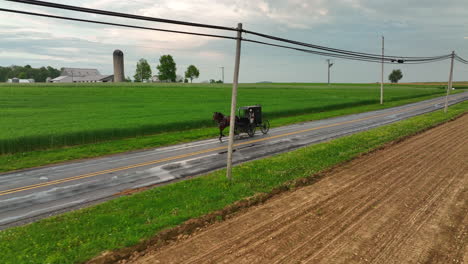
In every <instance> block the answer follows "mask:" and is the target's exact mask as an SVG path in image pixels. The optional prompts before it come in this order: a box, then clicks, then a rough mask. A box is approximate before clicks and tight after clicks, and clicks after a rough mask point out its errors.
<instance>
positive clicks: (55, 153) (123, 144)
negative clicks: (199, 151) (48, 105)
mask: <svg viewBox="0 0 468 264" xmlns="http://www.w3.org/2000/svg"><path fill="white" fill-rule="evenodd" d="M456 92H457V93H458V92H461V91H456ZM439 96H440V95H429V96H424V97H418V98H411V99H404V100H396V101H390V102H386V103H385V104H384V105H380V104H378V103H375V104H369V105H361V106H353V107H348V108H342V109H336V110H330V111H325V112H317V113H311V114H302V115H294V116H288V117H282V118H276V119H273V120H270V123H271V126H272V127H279V126H284V125H289V124H294V123H298V122H305V121H311V120H319V119H325V118H331V117H337V116H343V115H349V114H357V113H362V112H368V111H373V110H379V109H384V108H390V107H395V106H400V105H405V104H409V103H414V102H418V101H423V100H428V99H431V98H435V97H439ZM225 133H227V130H226V131H225ZM217 135H218V130H217V128H214V127H211V128H199V129H192V130H185V131H178V132H167V133H160V134H155V135H150V136H141V137H136V138H127V139H117V140H111V141H107V142H100V143H94V144H84V145H79V146H71V147H65V148H59V149H49V150H37V151H30V152H22V153H14V154H6V155H0V172H7V171H13V170H19V169H26V168H32V167H37V166H43V165H48V164H54V163H60V162H65V161H70V160H76V159H85V158H94V157H99V156H104V155H109V154H117V153H123V152H126V151H132V150H141V149H149V148H156V147H163V146H168V145H174V144H178V143H185V142H191V141H194V140H201V139H207V138H213V137H216V136H217Z"/></svg>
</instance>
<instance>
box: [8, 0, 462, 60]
mask: <svg viewBox="0 0 468 264" xmlns="http://www.w3.org/2000/svg"><path fill="white" fill-rule="evenodd" d="M6 1H10V2H16V3H24V4H30V5H35V6H42V7H51V8H57V9H65V10H71V11H77V12H86V13H91V14H98V15H107V16H114V17H121V18H129V19H136V20H145V21H152V22H160V23H170V24H176V25H184V26H193V27H202V28H210V29H219V30H229V31H238V29H237V28H229V27H223V26H217V25H209V24H200V23H193V22H186V21H178V20H170V19H162V18H154V17H146V16H140V15H132V14H125V13H119V12H112V11H106V10H100V9H91V8H84V7H77V6H71V5H63V4H58V3H51V2H45V1H38V0H6ZM0 11H3V12H11V13H19V14H25V15H33V16H41V17H48V18H55V19H63V20H71V21H79V22H87V23H94V24H101V25H111V26H119V27H127V28H135V29H145V30H153V31H162V32H170V33H179V34H187V35H196V36H204V37H215V38H224V39H237V38H235V37H230V36H222V35H215V34H204V33H195V32H188V31H179V30H168V29H160V28H150V27H143V26H134V25H128V24H120V23H111V22H102V21H96V20H88V19H78V18H70V17H63V16H55V15H48V14H41V13H34V12H26V11H18V10H11V9H3V8H0ZM242 32H243V33H247V34H252V35H255V36H258V37H263V38H268V39H271V40H274V41H279V42H286V43H289V44H293V45H298V46H303V47H308V48H312V49H315V50H311V49H302V48H296V47H291V46H285V45H280V44H272V43H267V42H262V41H257V40H251V39H245V38H244V39H242V40H244V41H248V42H252V43H257V44H262V45H268V46H274V47H279V48H286V49H293V50H297V51H302V52H306V53H310V54H316V55H321V56H330V57H334V58H342V59H349V60H358V61H367V62H379V63H395V62H397V63H405V64H419V63H430V62H436V61H441V60H446V59H449V58H451V57H452V55H451V54H448V55H441V56H432V57H405V56H390V55H384V56H382V55H379V54H372V53H364V52H355V51H349V50H343V49H336V48H330V47H324V46H319V45H315V44H310V43H305V42H300V41H295V40H290V39H285V38H280V37H276V36H272V35H267V34H263V33H259V32H254V31H249V30H242ZM317 50H319V51H317ZM320 50H321V51H320ZM455 59H457V61H459V62H462V63H466V64H468V61H467V60H465V59H463V58H461V57H459V56H458V55H457V56H456V57H455Z"/></svg>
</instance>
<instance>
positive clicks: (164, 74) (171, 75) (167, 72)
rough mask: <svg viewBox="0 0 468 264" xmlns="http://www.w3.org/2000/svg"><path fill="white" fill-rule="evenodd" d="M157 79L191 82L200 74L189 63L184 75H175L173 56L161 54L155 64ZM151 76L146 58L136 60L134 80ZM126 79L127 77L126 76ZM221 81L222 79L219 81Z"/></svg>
mask: <svg viewBox="0 0 468 264" xmlns="http://www.w3.org/2000/svg"><path fill="white" fill-rule="evenodd" d="M156 70H157V74H156V76H157V77H158V79H159V81H161V82H185V83H188V82H189V80H190V82H193V80H194V79H197V78H198V77H199V76H200V70H198V68H197V67H196V66H195V65H190V66H188V67H187V70H186V71H185V74H184V77H182V76H178V75H177V73H176V72H177V66H176V63H175V61H174V58H173V57H172V56H171V55H162V56H161V57H160V58H159V64H158V66H156ZM152 76H153V71H152V70H151V66H150V65H149V63H148V61H147V60H146V59H140V60H139V61H138V62H137V65H136V70H135V75H133V78H134V80H135V82H142V81H144V80H150V79H151V78H152ZM127 79H128V78H127ZM219 82H221V83H222V81H219Z"/></svg>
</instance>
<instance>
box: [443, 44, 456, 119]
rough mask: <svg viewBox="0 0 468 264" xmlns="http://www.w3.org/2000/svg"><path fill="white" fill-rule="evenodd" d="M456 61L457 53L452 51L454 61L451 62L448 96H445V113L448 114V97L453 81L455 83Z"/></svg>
mask: <svg viewBox="0 0 468 264" xmlns="http://www.w3.org/2000/svg"><path fill="white" fill-rule="evenodd" d="M454 59H455V51H452V60H451V62H450V74H449V82H448V85H447V95H446V96H445V107H444V112H445V113H447V108H448V96H449V93H450V90H452V81H453V60H454Z"/></svg>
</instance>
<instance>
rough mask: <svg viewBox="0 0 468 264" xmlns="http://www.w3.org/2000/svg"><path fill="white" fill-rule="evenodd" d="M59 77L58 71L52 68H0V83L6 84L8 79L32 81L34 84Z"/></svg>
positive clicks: (27, 66) (14, 66) (28, 66)
mask: <svg viewBox="0 0 468 264" xmlns="http://www.w3.org/2000/svg"><path fill="white" fill-rule="evenodd" d="M58 76H60V70H58V69H55V68H53V67H50V66H47V67H40V68H33V67H31V65H26V66H17V65H13V66H8V67H1V66H0V82H6V81H7V80H8V79H12V78H19V79H34V81H36V82H45V81H46V79H47V77H50V78H52V79H53V78H56V77H58Z"/></svg>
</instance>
